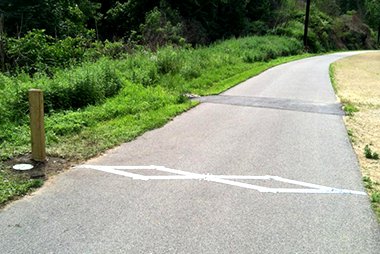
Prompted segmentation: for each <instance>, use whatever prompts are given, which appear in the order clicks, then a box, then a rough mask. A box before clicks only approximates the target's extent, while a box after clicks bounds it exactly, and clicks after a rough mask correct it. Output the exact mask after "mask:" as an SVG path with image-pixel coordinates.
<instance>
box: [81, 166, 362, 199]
mask: <svg viewBox="0 0 380 254" xmlns="http://www.w3.org/2000/svg"><path fill="white" fill-rule="evenodd" d="M75 168H86V169H95V170H99V171H103V172H107V173H111V174H115V175H121V176H125V177H129V178H132V179H133V180H143V181H148V180H205V181H209V182H216V183H222V184H227V185H232V186H237V187H242V188H247V189H251V190H257V191H259V192H264V193H302V194H354V195H367V193H365V192H363V191H352V190H345V189H337V188H332V187H327V186H322V185H317V184H312V183H305V182H300V181H296V180H291V179H286V178H282V177H278V176H269V175H267V176H238V175H209V174H197V173H192V172H186V171H182V170H177V169H171V168H166V167H163V166H98V165H78V166H75ZM121 170H157V171H161V172H167V173H172V174H176V175H168V176H147V175H139V174H135V173H129V172H125V171H121ZM231 179H232V180H268V181H276V182H284V183H289V184H293V185H298V186H304V187H309V188H311V189H291V188H288V189H287V188H267V187H262V186H258V185H253V184H247V183H241V182H237V181H231Z"/></svg>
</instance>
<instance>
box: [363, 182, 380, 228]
mask: <svg viewBox="0 0 380 254" xmlns="http://www.w3.org/2000/svg"><path fill="white" fill-rule="evenodd" d="M363 181H364V186H365V187H366V189H367V191H368V193H369V196H370V199H371V203H372V207H373V209H374V211H375V213H376V215H377V219H378V220H379V222H380V192H379V191H378V190H376V189H375V188H374V186H375V185H377V186H378V185H380V183H378V182H373V181H372V180H371V178H370V177H368V176H364V177H363Z"/></svg>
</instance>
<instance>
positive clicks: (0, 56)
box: [0, 13, 5, 73]
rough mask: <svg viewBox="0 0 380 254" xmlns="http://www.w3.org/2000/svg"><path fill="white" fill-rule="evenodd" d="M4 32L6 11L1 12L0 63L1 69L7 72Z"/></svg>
mask: <svg viewBox="0 0 380 254" xmlns="http://www.w3.org/2000/svg"><path fill="white" fill-rule="evenodd" d="M3 32H4V13H1V14H0V64H1V71H2V72H3V73H4V72H5V52H4V51H5V49H4V42H3Z"/></svg>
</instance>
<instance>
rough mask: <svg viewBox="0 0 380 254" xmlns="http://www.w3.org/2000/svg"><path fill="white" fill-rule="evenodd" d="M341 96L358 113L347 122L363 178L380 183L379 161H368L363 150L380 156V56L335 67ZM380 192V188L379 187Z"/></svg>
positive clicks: (361, 57)
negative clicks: (367, 148) (368, 149)
mask: <svg viewBox="0 0 380 254" xmlns="http://www.w3.org/2000/svg"><path fill="white" fill-rule="evenodd" d="M333 67H334V80H335V83H336V86H337V90H338V96H339V98H340V99H341V100H342V101H343V102H349V103H350V104H352V105H353V106H354V107H356V108H357V109H358V110H359V112H356V113H354V115H353V116H347V117H345V118H344V121H345V123H346V126H347V130H348V132H349V134H350V135H351V141H352V145H353V147H354V149H355V152H356V154H357V156H358V159H359V161H360V165H361V168H362V172H363V175H365V176H369V177H370V178H371V179H372V181H377V182H380V160H374V159H368V158H366V157H365V155H364V148H365V147H366V146H367V145H368V147H369V148H370V149H371V151H372V152H377V153H378V154H380V53H377V52H376V53H368V54H361V55H356V56H353V57H348V58H345V59H342V60H340V61H338V62H336V63H334V65H333ZM376 188H377V189H379V190H380V187H379V186H377V187H376Z"/></svg>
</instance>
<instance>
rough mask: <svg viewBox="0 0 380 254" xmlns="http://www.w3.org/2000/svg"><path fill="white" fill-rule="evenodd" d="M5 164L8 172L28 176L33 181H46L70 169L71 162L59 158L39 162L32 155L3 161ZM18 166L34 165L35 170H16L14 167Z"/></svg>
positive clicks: (48, 158) (49, 158)
mask: <svg viewBox="0 0 380 254" xmlns="http://www.w3.org/2000/svg"><path fill="white" fill-rule="evenodd" d="M3 164H4V165H5V166H6V170H8V171H10V172H12V173H14V174H27V175H29V176H30V178H32V179H44V180H45V179H47V178H49V177H50V176H53V175H55V174H57V173H59V172H61V171H63V170H65V169H67V168H69V167H70V165H71V163H70V161H68V160H65V159H62V158H58V157H47V158H46V161H45V162H37V161H34V160H33V159H32V155H31V154H26V155H22V156H19V157H16V158H12V159H11V160H7V161H3ZM16 164H32V165H33V166H34V168H33V169H31V170H28V171H19V170H14V169H13V168H12V167H13V166H14V165H16Z"/></svg>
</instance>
